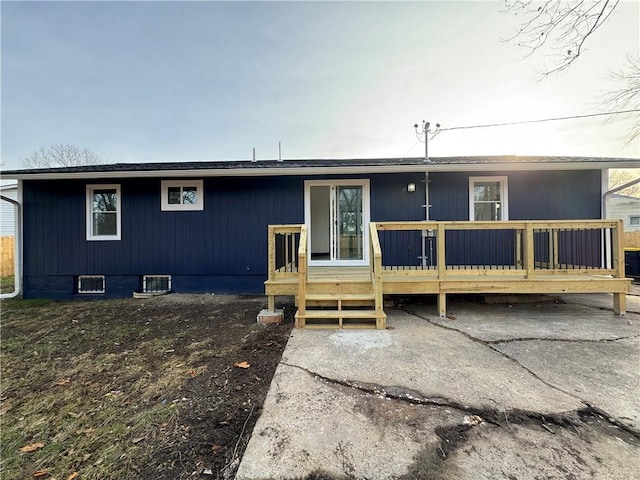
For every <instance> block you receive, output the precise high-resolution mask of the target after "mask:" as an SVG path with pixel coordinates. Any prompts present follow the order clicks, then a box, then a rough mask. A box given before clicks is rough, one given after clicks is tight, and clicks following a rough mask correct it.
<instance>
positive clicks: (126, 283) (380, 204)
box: [23, 170, 601, 298]
mask: <svg viewBox="0 0 640 480" xmlns="http://www.w3.org/2000/svg"><path fill="white" fill-rule="evenodd" d="M480 175H507V176H508V182H509V218H510V219H512V220H526V219H588V218H600V178H601V173H600V171H599V170H597V171H570V172H569V171H568V172H553V171H549V172H509V173H506V174H505V173H496V172H485V173H469V172H455V173H432V174H431V175H430V184H429V188H430V203H431V205H432V208H431V212H430V213H431V219H432V220H443V221H444V220H468V218H469V212H468V209H469V198H468V195H469V193H468V192H469V176H480ZM194 178H197V179H199V178H202V177H194ZM308 178H309V177H305V176H291V177H246V178H245V177H220V178H207V177H204V178H202V180H203V189H204V210H202V211H162V210H161V199H160V195H161V187H160V183H161V180H162V179H161V178H152V179H109V180H105V181H104V182H102V183H105V184H120V185H121V199H120V202H121V205H122V230H121V240H114V241H87V240H86V225H85V222H86V205H85V203H86V185H87V184H97V183H100V182H99V181H85V180H56V181H44V180H37V181H24V184H23V185H24V191H23V201H24V274H25V277H24V295H25V297H26V298H34V297H52V298H69V297H73V292H74V280H75V277H76V276H77V275H92V274H93V275H105V276H106V290H107V292H106V294H105V295H104V296H116V297H117V296H120V297H122V296H129V295H131V292H132V291H134V290H135V289H137V288H138V287H139V277H140V276H141V275H145V274H164V275H171V276H172V286H173V290H174V291H177V292H191V293H204V292H216V293H261V292H263V282H264V280H265V279H266V276H267V226H268V225H270V224H299V223H303V222H304V180H305V179H308ZM312 178H314V179H320V178H336V179H338V178H339V179H344V178H369V179H370V187H371V220H372V221H411V220H423V219H424V218H425V208H424V204H425V203H426V199H425V183H424V174H423V173H403V174H372V175H346V176H324V177H320V176H316V177H312ZM408 183H415V184H416V191H415V192H408V191H407V184H408ZM474 234H478V233H474ZM492 234H493V235H496V233H495V232H493V233H492ZM385 235H386V233H385V232H381V235H380V241H381V243H382V244H383V247H384V248H385V251H389V254H388V255H387V256H386V257H385V259H384V260H385V263H386V264H392V263H393V264H396V265H398V264H404V265H418V264H419V263H420V262H421V259H420V256H421V249H422V243H421V242H422V240H421V236H420V234H419V233H415V232H414V233H413V234H407V235H406V238H400V237H398V236H397V235H396V237H395V239H392V238H391V237H389V238H387V236H385ZM497 235H500V233H498V234H497ZM392 241H393V242H396V243H397V245H396V246H393V245H391V244H390V242H392ZM447 242H448V245H447V248H448V249H449V248H450V249H451V250H450V251H449V252H448V255H449V256H448V258H447V260H448V261H449V262H458V263H459V264H465V263H477V261H478V259H479V258H480V257H482V256H483V255H486V254H487V252H478V251H475V250H473V249H472V248H470V247H469V245H472V244H477V242H474V239H473V238H466V237H464V236H459V237H458V238H456V237H455V235H454V236H452V237H451V239H447ZM450 242H451V243H450ZM491 243H492V244H493V245H495V251H494V252H493V253H491V252H489V257H490V261H492V262H498V263H499V262H500V261H501V259H504V261H506V259H508V258H509V259H510V258H513V252H512V250H513V241H512V240H511V239H509V238H502V237H501V238H496V239H495V241H493V242H491ZM500 245H503V246H504V248H501V247H500ZM427 250H428V251H427V254H431V255H435V250H434V249H432V248H431V249H427ZM429 250H430V252H429ZM83 298H85V297H84V296H83Z"/></svg>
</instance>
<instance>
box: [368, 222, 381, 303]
mask: <svg viewBox="0 0 640 480" xmlns="http://www.w3.org/2000/svg"><path fill="white" fill-rule="evenodd" d="M369 235H370V238H369V240H370V241H369V244H370V245H371V260H370V261H369V268H370V271H371V281H372V282H373V294H374V296H375V308H376V312H377V313H378V314H379V315H381V314H382V313H383V305H384V301H383V287H382V248H381V247H380V239H379V237H378V230H377V228H376V223H375V222H371V223H370V224H369Z"/></svg>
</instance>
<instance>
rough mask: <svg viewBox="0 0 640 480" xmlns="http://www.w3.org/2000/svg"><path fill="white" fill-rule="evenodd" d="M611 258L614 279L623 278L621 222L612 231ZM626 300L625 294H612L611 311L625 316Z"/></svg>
mask: <svg viewBox="0 0 640 480" xmlns="http://www.w3.org/2000/svg"><path fill="white" fill-rule="evenodd" d="M611 233H612V237H613V238H612V239H611V243H612V245H611V246H612V248H613V252H611V253H612V258H613V268H614V269H615V272H616V273H615V277H617V278H624V277H625V271H624V224H623V223H622V220H618V222H617V225H616V226H615V227H614V228H613V229H612V232H611ZM626 304H627V298H626V293H625V292H619V293H614V294H613V311H614V313H616V314H618V315H626V313H627V305H626Z"/></svg>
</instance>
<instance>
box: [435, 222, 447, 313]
mask: <svg viewBox="0 0 640 480" xmlns="http://www.w3.org/2000/svg"><path fill="white" fill-rule="evenodd" d="M437 230H438V239H437V241H438V252H437V255H438V280H439V282H438V314H439V315H440V316H441V317H446V316H447V294H446V293H444V292H443V291H442V281H443V280H444V279H445V276H446V274H447V253H446V251H445V248H446V235H447V234H446V231H445V228H444V223H443V222H438V228H437Z"/></svg>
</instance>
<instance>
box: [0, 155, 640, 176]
mask: <svg viewBox="0 0 640 480" xmlns="http://www.w3.org/2000/svg"><path fill="white" fill-rule="evenodd" d="M638 167H640V159H637V158H599V157H559V156H477V157H434V158H430V159H429V161H425V159H424V158H369V159H313V160H312V159H310V160H283V161H278V160H259V161H255V162H254V161H248V160H238V161H207V162H167V163H110V164H104V165H85V166H77V167H61V168H41V169H29V170H26V169H25V170H10V171H6V172H3V173H2V176H3V177H4V178H9V179H18V180H21V179H29V180H43V179H61V178H94V179H97V178H116V177H123V176H126V177H193V176H275V175H325V174H352V173H393V172H442V171H460V170H464V171H509V170H578V169H580V170H583V169H602V168H638Z"/></svg>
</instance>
